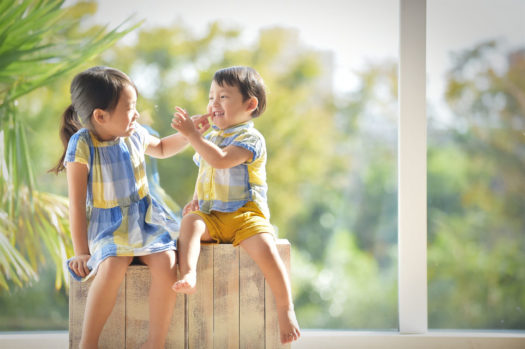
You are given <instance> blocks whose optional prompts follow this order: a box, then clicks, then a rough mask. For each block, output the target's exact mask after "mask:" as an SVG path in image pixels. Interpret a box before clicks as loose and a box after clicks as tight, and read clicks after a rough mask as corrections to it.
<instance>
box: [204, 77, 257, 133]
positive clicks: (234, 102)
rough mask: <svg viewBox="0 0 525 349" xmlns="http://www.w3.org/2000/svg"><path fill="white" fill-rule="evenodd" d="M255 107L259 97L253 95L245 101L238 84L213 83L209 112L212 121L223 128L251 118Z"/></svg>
mask: <svg viewBox="0 0 525 349" xmlns="http://www.w3.org/2000/svg"><path fill="white" fill-rule="evenodd" d="M255 108H257V99H256V98H254V97H252V98H249V99H247V100H246V101H243V100H242V94H241V91H239V88H238V87H237V86H230V85H227V84H223V86H220V85H219V84H217V83H216V82H215V81H213V82H212V83H211V87H210V94H209V102H208V113H210V115H211V121H212V122H213V123H214V124H215V125H216V126H217V127H218V128H220V129H221V130H224V129H226V128H229V127H231V126H234V125H238V124H241V123H243V122H246V121H249V120H251V119H252V117H251V113H252V111H254V110H255Z"/></svg>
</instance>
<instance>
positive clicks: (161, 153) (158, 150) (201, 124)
mask: <svg viewBox="0 0 525 349" xmlns="http://www.w3.org/2000/svg"><path fill="white" fill-rule="evenodd" d="M208 116H209V115H208V114H204V115H199V116H197V117H195V118H193V119H192V123H193V125H194V128H195V127H196V130H197V132H198V133H199V134H202V133H204V132H206V131H207V130H208V129H209V128H210V124H209V122H208V118H207V117H208ZM147 142H148V147H147V148H146V151H145V153H146V154H147V155H149V156H153V157H154V158H159V159H164V158H168V157H170V156H173V155H175V154H177V153H179V152H181V151H182V150H184V149H185V148H186V147H187V145H188V139H187V138H186V137H185V136H184V135H183V134H182V133H176V134H173V135H170V136H167V137H164V138H160V139H159V138H157V137H155V136H153V135H151V134H148V139H147Z"/></svg>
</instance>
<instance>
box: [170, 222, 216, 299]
mask: <svg viewBox="0 0 525 349" xmlns="http://www.w3.org/2000/svg"><path fill="white" fill-rule="evenodd" d="M201 240H202V241H210V240H211V237H210V235H209V234H208V229H207V228H206V224H205V223H204V221H203V220H202V218H201V217H200V216H199V215H196V214H191V213H190V214H187V215H186V216H184V217H183V218H182V223H181V227H180V235H179V240H178V242H177V249H178V253H179V268H180V275H181V277H180V280H179V281H177V282H175V283H174V284H173V286H172V289H173V291H175V292H177V293H186V294H192V293H194V292H195V287H196V284H197V261H198V260H199V254H200V253H201Z"/></svg>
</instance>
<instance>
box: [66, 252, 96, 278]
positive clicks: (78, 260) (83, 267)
mask: <svg viewBox="0 0 525 349" xmlns="http://www.w3.org/2000/svg"><path fill="white" fill-rule="evenodd" d="M89 258H91V255H89V254H81V255H78V256H75V258H74V259H73V260H72V261H70V262H69V267H70V268H71V270H73V271H74V272H75V274H77V275H78V276H80V277H85V276H87V275H88V274H89V272H90V270H89V268H88V266H87V262H88V260H89Z"/></svg>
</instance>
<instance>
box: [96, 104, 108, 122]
mask: <svg viewBox="0 0 525 349" xmlns="http://www.w3.org/2000/svg"><path fill="white" fill-rule="evenodd" d="M93 121H95V122H96V123H98V124H103V123H104V122H106V121H107V117H106V112H105V111H104V110H102V109H98V108H97V109H95V110H93Z"/></svg>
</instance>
